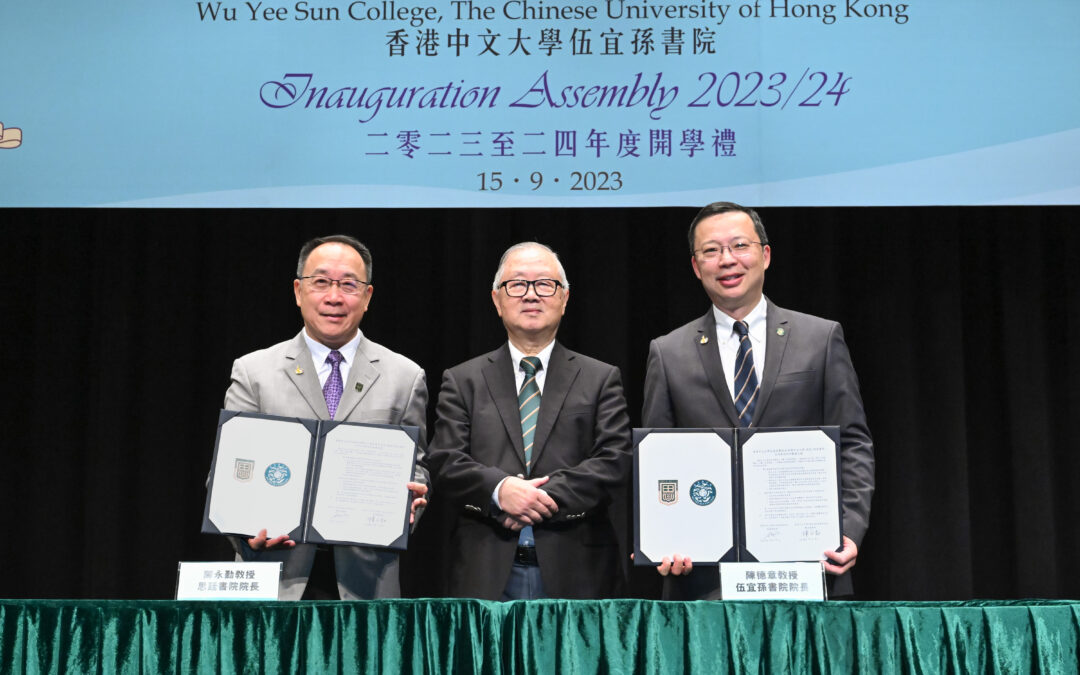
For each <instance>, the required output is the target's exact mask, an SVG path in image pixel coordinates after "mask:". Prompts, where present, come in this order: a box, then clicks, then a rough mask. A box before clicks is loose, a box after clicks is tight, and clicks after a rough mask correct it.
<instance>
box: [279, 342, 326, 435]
mask: <svg viewBox="0 0 1080 675" xmlns="http://www.w3.org/2000/svg"><path fill="white" fill-rule="evenodd" d="M283 368H284V370H285V376H286V377H288V378H289V381H290V382H292V383H293V384H294V385H295V386H296V389H297V391H299V392H300V396H301V397H302V398H303V399H304V401H306V402H307V404H308V405H309V406H310V407H311V410H312V412H314V413H315V415H314V416H315V417H316V418H317V419H327V418H328V417H330V411H329V410H328V409H327V408H326V399H325V398H323V393H322V387H320V386H319V374H318V373H317V372H316V370H315V363H314V362H313V361H312V360H311V352H310V351H309V350H308V348H307V342H305V341H304V331H300V333H299V334H298V335H297V336H296V337H295V338H293V341H292V343H291V344H290V345H289V348H288V349H286V350H285V365H284V366H283Z"/></svg>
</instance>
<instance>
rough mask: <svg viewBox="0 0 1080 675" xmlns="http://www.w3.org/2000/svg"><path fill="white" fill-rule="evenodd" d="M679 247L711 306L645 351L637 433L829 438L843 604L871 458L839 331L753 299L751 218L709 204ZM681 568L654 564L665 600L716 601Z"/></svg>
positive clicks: (756, 276)
mask: <svg viewBox="0 0 1080 675" xmlns="http://www.w3.org/2000/svg"><path fill="white" fill-rule="evenodd" d="M689 243H690V255H691V258H690V264H691V266H692V267H693V270H694V274H695V275H697V277H698V279H700V280H701V285H702V286H703V287H704V289H705V293H706V294H707V295H708V296H709V299H710V300H711V301H712V306H711V307H710V308H709V311H708V312H706V313H705V316H703V317H701V318H699V319H695V320H694V321H691V322H690V323H688V324H686V325H685V326H682V327H681V328H677V329H675V330H674V331H672V332H670V333H668V334H667V335H665V336H663V337H660V338H657V339H656V340H653V341H652V344H651V345H650V346H649V363H648V369H647V372H646V375H645V404H644V409H643V411H642V418H643V424H644V426H645V427H654V428H673V427H688V428H695V427H697V428H701V427H739V426H742V427H747V426H752V427H792V426H825V425H835V426H838V427H840V445H841V447H840V478H841V496H842V503H843V511H844V514H843V529H844V532H843V548H842V550H840V551H823V552H822V558H823V560H824V563H825V570H826V571H827V572H828V573H829V574H830V575H836V576H830V577H829V581H830V583H829V586H830V589H829V593H830V596H831V597H838V596H850V595H851V594H852V593H853V588H852V585H851V578H850V575H849V574H847V572H848V570H850V569H851V568H852V567H853V566H854V565H855V560H856V557H857V556H858V552H859V545H860V544H861V543H862V538H863V535H864V534H865V533H866V529H867V526H868V524H869V519H870V498H871V496H872V495H873V492H874V449H873V441H872V440H871V438H870V431H869V429H868V428H867V425H866V415H865V413H864V412H863V404H862V397H861V396H860V395H859V382H858V378H857V377H856V375H855V368H854V366H853V365H852V363H851V356H850V355H849V353H848V349H847V345H846V344H845V343H844V333H843V330H842V329H841V328H840V324H838V323H836V322H834V321H827V320H825V319H821V318H818V317H815V316H810V315H808V314H801V313H799V312H793V311H791V310H787V309H784V308H782V307H778V306H777V305H775V304H773V303H772V301H770V300H769V299H767V298H766V297H765V296H764V294H763V292H762V289H763V286H764V283H765V270H766V269H768V267H769V262H770V258H771V249H770V248H769V240H768V237H767V235H766V234H765V227H764V225H763V224H762V222H761V218H760V217H759V216H758V214H757V213H756V212H755V211H754V210H753V209H748V208H745V207H743V206H739V205H738V204H733V203H731V202H716V203H713V204H709V205H708V206H706V207H705V208H703V209H702V210H701V211H700V212H699V213H698V215H697V216H696V217H695V218H694V220H693V222H692V223H691V225H690V233H689ZM740 324H741V325H740ZM743 343H745V344H743ZM762 366H763V367H762ZM692 569H693V562H692V561H691V560H690V559H689V558H685V557H683V556H681V555H678V554H677V553H675V554H673V555H672V556H670V557H665V558H664V559H663V560H662V564H661V565H660V566H659V567H658V570H659V572H660V574H662V575H664V576H665V577H666V579H665V583H664V596H665V598H670V599H687V600H695V599H701V598H710V597H716V593H717V591H718V589H719V586H720V582H719V576H718V570H717V568H715V567H713V568H706V569H700V568H699V571H697V572H695V573H694V574H693V575H690V572H691V570H692Z"/></svg>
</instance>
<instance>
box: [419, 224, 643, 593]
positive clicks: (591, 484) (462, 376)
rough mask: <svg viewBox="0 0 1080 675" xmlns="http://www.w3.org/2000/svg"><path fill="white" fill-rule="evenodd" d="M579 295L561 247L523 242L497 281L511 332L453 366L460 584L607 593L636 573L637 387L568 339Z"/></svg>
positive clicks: (445, 487) (436, 477)
mask: <svg viewBox="0 0 1080 675" xmlns="http://www.w3.org/2000/svg"><path fill="white" fill-rule="evenodd" d="M569 295H570V286H569V284H568V283H567V280H566V273H565V272H564V270H563V268H562V264H561V263H560V262H559V259H558V257H557V256H556V255H555V253H554V252H553V251H551V249H549V248H548V247H546V246H543V245H541V244H536V243H532V242H528V243H523V244H518V245H516V246H513V247H511V248H510V249H509V250H507V251H506V253H504V254H503V257H502V260H500V262H499V268H498V271H497V272H496V275H495V282H494V284H493V285H492V291H491V299H492V301H493V302H494V303H495V309H496V311H498V313H499V316H500V317H502V321H503V325H504V326H505V327H506V333H507V337H508V338H509V340H508V343H507V344H504V345H503V346H501V347H499V348H498V349H496V350H495V351H493V352H491V353H489V354H484V355H483V356H479V357H477V358H475V359H472V360H471V361H466V362H465V363H463V364H461V365H458V366H456V367H454V368H451V369H449V370H447V371H446V373H445V374H444V375H443V383H442V390H441V392H440V394H439V404H438V409H437V410H438V419H437V421H436V424H435V435H434V438H433V439H432V441H431V445H430V447H429V451H428V463H429V466H430V468H431V475H432V485H433V489H434V491H435V493H436V494H438V495H440V496H441V498H444V499H447V500H448V502H449V503H450V506H451V508H452V509H453V510H454V512H455V513H456V523H455V526H454V528H453V530H452V532H451V533H450V550H451V553H450V558H449V560H450V566H451V569H450V581H449V591H450V595H452V596H457V597H474V598H483V599H488V600H500V599H501V600H518V599H534V598H544V597H552V598H603V597H611V596H612V595H614V594H615V593H616V592H617V590H618V588H619V585H620V583H621V581H622V579H623V577H624V575H625V565H624V564H623V563H624V561H625V560H626V555H625V554H624V553H623V551H625V541H623V539H624V537H623V536H622V533H623V528H622V527H621V524H620V521H619V519H618V514H615V513H613V511H615V510H616V509H618V508H619V506H620V505H621V500H618V499H617V498H616V499H614V500H613V498H612V497H613V494H615V495H618V494H620V493H621V490H622V489H623V487H624V484H625V482H626V480H627V474H628V470H629V467H630V428H629V418H628V417H627V413H626V401H625V399H624V398H623V389H622V382H621V378H620V375H619V370H618V368H615V367H614V366H610V365H607V364H605V363H601V362H600V361H597V360H595V359H591V358H589V357H587V356H583V355H581V354H576V353H574V352H572V351H570V350H568V349H566V348H564V347H563V346H562V345H560V344H559V343H558V342H556V341H555V333H556V331H557V330H558V328H559V322H560V320H561V319H562V316H563V313H564V312H565V310H566V303H567V299H568V298H569Z"/></svg>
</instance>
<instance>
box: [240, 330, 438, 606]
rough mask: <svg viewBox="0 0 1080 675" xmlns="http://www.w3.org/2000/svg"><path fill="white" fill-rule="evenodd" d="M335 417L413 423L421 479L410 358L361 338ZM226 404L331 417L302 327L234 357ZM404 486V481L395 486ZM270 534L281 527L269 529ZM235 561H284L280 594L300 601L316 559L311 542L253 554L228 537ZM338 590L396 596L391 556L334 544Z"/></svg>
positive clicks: (419, 390) (417, 385) (420, 406)
mask: <svg viewBox="0 0 1080 675" xmlns="http://www.w3.org/2000/svg"><path fill="white" fill-rule="evenodd" d="M344 386H345V391H344V393H343V394H342V396H341V402H340V403H339V404H338V409H337V415H336V419H338V420H343V421H346V422H365V423H370V424H401V425H407V426H416V427H420V447H419V450H418V457H417V463H416V470H415V471H414V473H413V480H416V481H419V482H424V483H426V482H427V469H426V468H424V464H423V460H424V442H425V440H426V438H427V435H426V432H425V427H426V426H427V382H426V380H425V377H424V371H423V369H422V368H420V366H418V365H416V364H415V363H413V362H412V361H410V360H409V359H407V358H405V357H404V356H402V355H400V354H396V353H394V352H392V351H390V350H389V349H387V348H386V347H383V346H382V345H379V344H376V343H374V342H372V341H371V340H368V339H367V338H365V337H361V339H360V344H359V346H358V347H357V349H356V357H355V359H354V362H353V364H352V366H351V367H350V369H349V379H348V381H347V382H345V383H344ZM225 408H226V409H227V410H240V411H244V412H259V413H265V414H268V415H284V416H287V417H303V418H308V419H324V420H326V419H330V411H329V410H328V409H327V407H326V399H324V398H323V393H322V387H321V386H320V385H319V377H318V375H317V374H316V369H315V364H314V363H313V362H312V360H311V352H310V351H309V350H308V347H307V342H306V341H305V340H304V332H303V331H302V330H301V331H300V333H298V334H297V335H296V337H294V338H293V339H292V340H288V341H286V342H282V343H280V344H276V345H274V346H273V347H270V348H268V349H263V350H260V351H257V352H252V353H250V354H247V355H246V356H242V357H240V358H239V359H237V360H236V361H235V362H234V363H233V369H232V385H231V386H230V387H229V390H228V392H226V394H225ZM401 487H402V489H403V490H404V489H405V486H404V485H403V486H401ZM269 534H270V535H271V536H273V535H275V534H280V533H274V532H271V533H269ZM232 541H233V548H234V549H236V552H237V560H249V561H261V562H278V561H280V562H283V563H284V573H283V575H282V589H281V593H280V596H281V599H283V600H299V599H300V598H301V596H302V595H303V594H304V588H305V587H306V586H307V581H308V576H309V575H310V574H311V566H312V563H313V562H314V560H315V546H314V545H310V544H297V545H296V546H295V547H293V548H292V549H282V550H274V551H262V552H257V551H253V550H251V547H250V546H248V544H247V541H245V540H244V539H241V538H236V537H233V538H232ZM333 548H334V565H335V570H336V573H337V583H338V591H339V593H340V594H341V598H342V599H343V600H354V599H372V598H396V597H400V595H401V586H400V582H399V577H398V555H397V553H396V552H394V551H387V550H383V549H376V548H365V547H360V546H334V547H333Z"/></svg>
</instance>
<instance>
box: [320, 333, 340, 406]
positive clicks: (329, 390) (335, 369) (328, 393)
mask: <svg viewBox="0 0 1080 675" xmlns="http://www.w3.org/2000/svg"><path fill="white" fill-rule="evenodd" d="M344 359H345V357H344V356H342V355H341V352H339V351H338V350H336V349H335V350H334V351H332V352H330V353H329V354H327V355H326V360H327V362H328V363H329V364H330V377H328V378H326V384H324V385H323V388H322V393H323V398H325V399H326V408H327V410H329V411H330V419H334V413H336V412H337V407H338V403H341V394H342V392H343V391H345V385H343V384H342V383H341V362H342V361H343V360H344Z"/></svg>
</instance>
